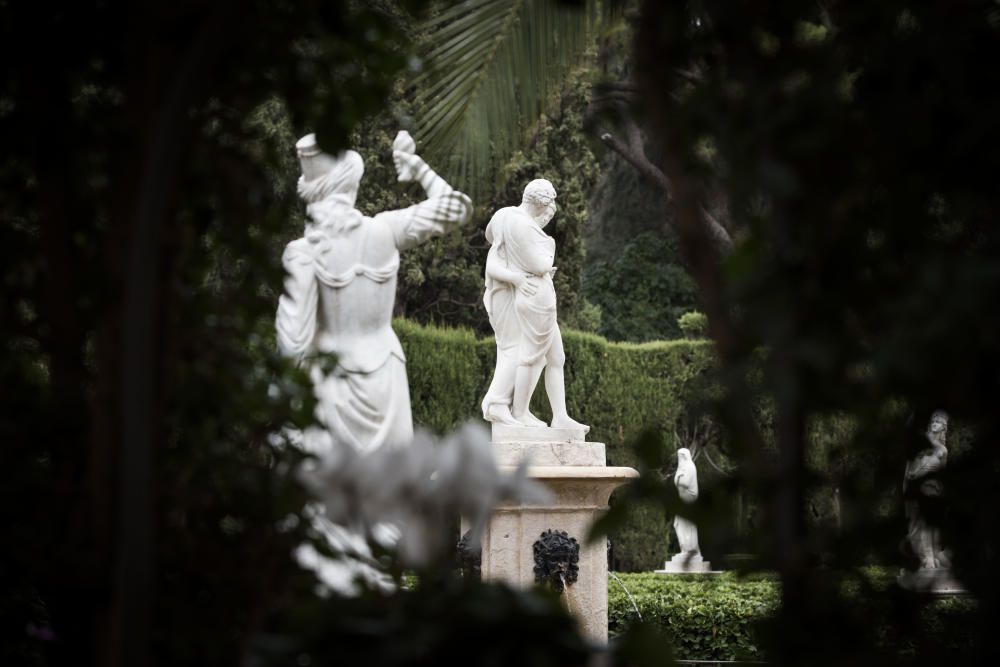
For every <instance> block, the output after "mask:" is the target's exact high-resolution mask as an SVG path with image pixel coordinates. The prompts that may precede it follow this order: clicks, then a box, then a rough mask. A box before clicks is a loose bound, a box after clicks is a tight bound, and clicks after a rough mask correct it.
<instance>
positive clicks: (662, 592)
mask: <svg viewBox="0 0 1000 667" xmlns="http://www.w3.org/2000/svg"><path fill="white" fill-rule="evenodd" d="M616 577H617V579H616ZM881 578H882V579H883V580H884V581H883V582H882V584H881V585H879V586H878V588H879V589H881V590H880V592H878V593H874V595H883V594H885V595H884V597H885V600H884V602H885V603H886V604H889V601H890V600H891V598H892V596H891V594H889V590H888V589H889V586H890V584H891V581H892V579H893V577H892V576H891V575H886V576H884V577H881ZM619 580H620V581H619ZM625 588H627V589H628V591H629V593H631V599H630V598H629V595H628V594H626V593H625V590H624V589H625ZM846 592H847V594H848V595H860V592H859V591H858V590H857V589H856V588H855V589H851V590H846ZM633 600H634V606H633ZM866 602H867V603H872V602H875V603H876V604H875V605H866V606H869V607H870V608H878V607H879V606H880V605H879V604H878V602H879V600H874V601H873V600H871V599H868V600H866ZM778 604H779V585H778V582H777V581H775V580H773V579H766V578H764V579H756V580H747V579H738V578H737V577H736V576H735V575H732V574H724V575H721V576H717V577H712V578H708V577H677V576H662V575H656V574H651V573H638V574H628V573H619V574H617V575H612V576H611V577H609V579H608V631H609V633H610V634H611V635H615V634H616V633H620V632H621V631H623V630H624V629H625V628H626V627H628V626H629V625H630V624H631V623H633V622H635V621H636V620H637V619H638V618H639V617H640V615H641V618H642V620H644V621H646V622H652V623H654V624H655V625H656V626H657V627H659V628H660V629H661V630H662V631H663V633H664V634H665V635H667V637H668V638H669V641H670V643H671V645H672V648H673V652H674V656H675V657H676V658H679V659H683V660H765V659H766V658H767V656H766V655H765V653H764V651H763V648H762V645H761V642H760V637H759V635H758V632H757V624H758V622H759V621H762V620H765V619H766V618H767V617H768V616H770V615H771V614H772V613H773V612H774V611H775V610H776V609H777V607H778ZM975 605H976V602H975V601H974V600H973V599H971V598H968V597H954V596H951V597H942V598H939V599H935V600H932V601H930V602H928V604H926V605H925V606H924V607H923V608H922V609H921V613H920V614H919V620H918V623H917V627H915V628H914V629H913V633H912V634H911V635H910V636H900V635H899V633H898V632H888V628H889V627H894V626H893V624H892V623H889V622H888V621H886V620H885V619H883V621H881V622H880V621H878V619H876V618H874V617H872V618H870V619H869V620H870V622H871V623H879V624H880V627H881V629H880V628H875V630H876V634H877V637H878V640H877V641H878V642H879V643H880V644H881V645H882V646H883V648H885V649H887V650H890V651H892V652H894V653H896V654H897V655H902V656H907V655H908V656H911V657H912V656H913V654H914V653H915V652H916V650H917V645H918V643H919V641H931V642H934V643H935V644H936V645H937V646H938V647H941V648H944V649H946V650H947V651H948V652H950V653H952V654H953V655H954V656H956V657H957V656H960V655H965V656H968V655H970V654H972V653H973V651H974V649H975V646H976V643H977V639H978V638H977V633H976V627H977V626H976V625H975V624H973V623H970V614H971V613H972V612H974V611H975ZM636 608H638V613H637V612H636ZM917 634H919V635H920V636H919V638H918V637H917V636H916V635H917Z"/></svg>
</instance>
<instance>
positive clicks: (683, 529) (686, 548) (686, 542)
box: [674, 447, 701, 560]
mask: <svg viewBox="0 0 1000 667" xmlns="http://www.w3.org/2000/svg"><path fill="white" fill-rule="evenodd" d="M674 486H676V487H677V495H678V496H679V497H680V499H681V502H683V503H686V504H688V505H690V504H692V503H694V501H696V500H698V469H697V468H695V467H694V461H693V460H692V459H691V451H690V450H689V449H687V448H686V447H681V448H680V449H678V450H677V472H676V473H674ZM674 532H675V533H677V544H678V545H679V546H680V553H679V554H677V556H679V557H681V558H685V559H697V560H701V548H700V547H699V546H698V526H697V525H696V524H695V522H694V521H691V520H690V519H687V518H685V517H682V516H681V515H679V514H678V515H676V516H675V517H674ZM675 558H676V557H675Z"/></svg>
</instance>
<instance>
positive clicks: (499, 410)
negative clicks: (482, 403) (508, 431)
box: [486, 403, 521, 426]
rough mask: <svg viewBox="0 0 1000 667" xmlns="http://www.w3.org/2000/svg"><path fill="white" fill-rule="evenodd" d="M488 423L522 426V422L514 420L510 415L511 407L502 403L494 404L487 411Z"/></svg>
mask: <svg viewBox="0 0 1000 667" xmlns="http://www.w3.org/2000/svg"><path fill="white" fill-rule="evenodd" d="M486 421H489V422H493V423H494V424H507V425H508V426H520V425H521V422H519V421H518V420H516V419H514V415H512V414H511V413H510V407H509V406H507V405H504V404H502V403H494V404H493V405H491V406H490V407H489V408H487V410H486Z"/></svg>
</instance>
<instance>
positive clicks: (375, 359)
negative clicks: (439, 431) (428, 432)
mask: <svg viewBox="0 0 1000 667" xmlns="http://www.w3.org/2000/svg"><path fill="white" fill-rule="evenodd" d="M357 169H361V167H360V166H359V167H357ZM434 178H435V179H436V181H435V182H434V183H433V184H432V186H431V187H430V188H428V195H429V197H428V199H427V200H425V201H423V202H421V203H419V204H416V205H414V206H410V207H409V208H406V209H401V210H397V211H387V212H385V213H380V214H378V215H376V216H374V217H371V218H370V217H366V216H363V215H362V214H361V213H360V212H359V211H357V210H356V209H354V207H353V203H354V194H355V193H356V189H357V182H358V181H360V173H350V174H341V173H338V172H337V171H336V170H334V171H332V172H331V173H330V174H329V175H328V176H327V177H326V178H324V179H319V180H320V181H321V182H320V183H317V184H315V185H312V190H310V185H311V184H312V183H315V182H307V183H303V182H302V181H300V184H299V190H300V194H301V195H302V197H303V199H305V200H306V201H307V202H310V205H309V206H308V208H307V212H308V214H309V216H310V218H311V219H312V221H313V223H312V224H311V225H310V226H309V227H307V231H306V235H305V236H304V237H303V238H301V239H297V240H295V241H292V242H291V243H289V244H288V246H287V247H286V249H285V253H284V256H283V257H282V262H283V263H284V266H285V269H286V271H287V273H288V275H287V277H286V280H285V293H284V294H283V295H282V296H281V298H280V300H279V303H278V314H277V319H276V326H277V331H278V344H279V347H280V348H281V350H282V352H284V353H285V354H286V355H289V356H295V357H298V358H300V359H303V358H306V357H308V355H310V354H311V353H315V352H322V353H333V354H336V355H337V365H336V367H335V368H334V369H333V370H332V371H330V372H328V373H324V371H323V369H322V368H321V366H320V365H319V364H315V363H309V362H308V361H306V363H308V364H309V373H310V376H311V378H312V381H313V384H314V387H315V392H316V398H317V400H318V405H317V408H316V410H317V412H316V416H317V418H318V420H319V421H320V422H321V423H322V424H323V426H324V427H325V429H326V430H322V429H310V430H309V431H308V432H307V433H305V434H304V442H303V445H304V446H305V447H306V448H307V449H309V450H312V451H314V452H316V453H323V452H326V451H329V450H330V447H329V446H328V444H329V440H328V439H329V438H333V439H334V440H335V441H337V442H342V443H346V444H349V445H350V446H352V447H354V448H355V449H356V450H359V451H371V450H373V449H375V448H378V447H381V446H383V445H386V444H388V445H404V444H406V443H408V442H409V441H410V440H412V439H413V422H412V418H411V415H410V392H409V387H408V384H407V379H406V358H405V356H404V355H403V348H402V347H401V346H400V344H399V339H398V338H396V334H395V332H393V330H392V326H391V323H392V311H393V304H394V301H395V295H396V275H397V271H398V270H399V251H400V250H403V249H406V248H408V247H411V246H413V245H416V244H417V243H420V242H422V241H424V240H426V239H427V238H428V237H430V236H431V235H434V234H440V233H442V232H443V231H444V229H445V227H446V226H452V225H454V224H459V223H461V222H464V221H465V220H466V219H468V216H469V212H470V211H471V202H470V201H469V198H468V197H466V196H465V195H464V194H462V193H460V192H456V191H454V190H452V189H451V188H450V187H449V186H448V185H447V183H445V182H444V181H443V180H441V179H440V178H438V177H436V176H434ZM322 181H333V183H332V184H331V183H323V182H322Z"/></svg>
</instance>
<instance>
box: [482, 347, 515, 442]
mask: <svg viewBox="0 0 1000 667" xmlns="http://www.w3.org/2000/svg"><path fill="white" fill-rule="evenodd" d="M516 374H517V347H508V348H507V349H500V348H499V347H498V348H497V366H496V370H495V371H494V373H493V381H492V382H490V388H489V390H488V391H487V392H486V397H485V398H484V399H483V418H484V419H486V421H490V422H498V423H501V424H512V425H513V424H517V421H516V420H515V419H514V417H513V416H512V415H511V410H510V406H511V402H512V400H513V396H514V378H515V375H516Z"/></svg>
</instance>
